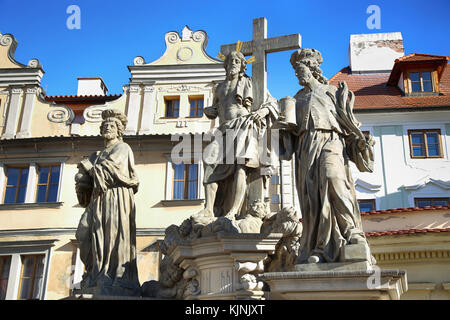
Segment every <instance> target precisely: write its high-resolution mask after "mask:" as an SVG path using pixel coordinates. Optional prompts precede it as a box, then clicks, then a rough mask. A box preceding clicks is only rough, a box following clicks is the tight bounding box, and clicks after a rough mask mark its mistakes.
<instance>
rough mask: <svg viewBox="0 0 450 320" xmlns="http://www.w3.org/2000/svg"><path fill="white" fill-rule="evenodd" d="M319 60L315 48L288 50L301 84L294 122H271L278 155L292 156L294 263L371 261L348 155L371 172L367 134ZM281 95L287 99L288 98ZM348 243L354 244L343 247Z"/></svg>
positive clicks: (342, 88)
mask: <svg viewBox="0 0 450 320" xmlns="http://www.w3.org/2000/svg"><path fill="white" fill-rule="evenodd" d="M321 63H322V56H321V54H320V52H319V51H317V50H315V49H301V50H298V51H296V52H294V53H293V54H292V56H291V64H292V67H293V68H294V69H295V74H296V76H297V78H298V80H299V83H300V85H302V86H304V88H303V89H301V90H300V91H298V93H297V94H296V95H295V97H294V98H295V101H296V108H295V110H296V117H295V120H296V125H295V126H293V123H292V122H293V117H292V116H291V117H289V118H290V119H292V120H290V121H289V123H288V122H287V121H286V119H281V121H279V122H276V123H275V126H277V127H279V128H281V133H280V136H281V140H280V142H281V145H282V146H283V148H281V149H280V150H283V151H284V152H283V153H282V154H280V158H281V159H282V160H290V159H292V157H293V156H294V153H295V158H296V160H297V161H296V168H295V170H296V173H297V174H296V179H297V181H296V186H297V189H298V190H297V193H298V195H299V202H300V208H301V211H302V219H303V221H302V224H303V233H302V238H301V241H300V254H299V258H298V263H332V262H343V261H362V260H366V261H368V262H369V263H372V259H371V258H370V253H369V252H368V251H369V248H368V244H367V239H366V238H365V235H364V231H363V229H362V224H361V215H360V212H359V206H358V202H357V199H356V193H355V189H354V183H353V179H352V177H351V173H350V169H349V160H350V161H352V162H354V163H355V164H356V167H357V168H358V169H359V170H360V171H368V172H372V170H373V161H374V158H373V144H374V143H373V139H372V137H366V136H365V135H364V134H363V133H362V132H361V130H360V129H359V127H360V124H359V123H358V121H357V120H356V119H355V117H354V114H353V103H354V94H353V93H352V92H351V91H349V90H348V88H347V85H346V84H345V83H340V85H339V88H336V87H335V86H331V85H329V84H328V80H327V79H326V78H325V77H324V76H323V75H322V71H321V69H320V64H321ZM286 100H287V101H291V103H292V99H289V98H288V99H286ZM287 101H286V102H287ZM287 109H289V108H285V110H284V111H286V110H287ZM284 118H286V115H285V116H284ZM348 245H356V246H355V247H348V248H346V246H348ZM359 245H365V246H366V247H367V250H366V251H364V250H363V249H362V247H360V246H359Z"/></svg>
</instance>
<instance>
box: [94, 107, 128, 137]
mask: <svg viewBox="0 0 450 320" xmlns="http://www.w3.org/2000/svg"><path fill="white" fill-rule="evenodd" d="M102 119H103V121H102V124H101V125H100V133H103V126H104V124H105V123H106V122H110V121H113V122H115V123H116V126H117V133H118V135H119V139H122V136H123V132H124V131H125V127H126V126H127V123H128V118H127V116H126V115H124V114H123V113H122V112H121V111H119V110H117V109H106V110H103V111H102Z"/></svg>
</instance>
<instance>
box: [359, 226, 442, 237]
mask: <svg viewBox="0 0 450 320" xmlns="http://www.w3.org/2000/svg"><path fill="white" fill-rule="evenodd" d="M438 232H450V228H439V229H438V228H436V229H407V230H392V231H381V232H366V237H381V236H394V235H401V234H418V233H438Z"/></svg>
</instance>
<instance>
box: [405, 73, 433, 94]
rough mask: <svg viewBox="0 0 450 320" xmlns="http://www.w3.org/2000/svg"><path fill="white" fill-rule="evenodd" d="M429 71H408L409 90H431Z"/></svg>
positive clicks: (430, 74)
mask: <svg viewBox="0 0 450 320" xmlns="http://www.w3.org/2000/svg"><path fill="white" fill-rule="evenodd" d="M431 77H432V73H431V71H422V72H410V73H409V80H410V82H411V92H433V91H434V90H433V81H432V79H431Z"/></svg>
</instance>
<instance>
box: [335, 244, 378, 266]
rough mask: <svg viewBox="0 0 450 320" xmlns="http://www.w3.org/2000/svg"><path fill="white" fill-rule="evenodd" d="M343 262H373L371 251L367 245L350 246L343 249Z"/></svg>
mask: <svg viewBox="0 0 450 320" xmlns="http://www.w3.org/2000/svg"><path fill="white" fill-rule="evenodd" d="M340 260H341V261H345V262H352V261H371V257H370V249H369V246H368V245H367V244H348V245H345V246H344V247H343V248H342V251H341V258H340Z"/></svg>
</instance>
